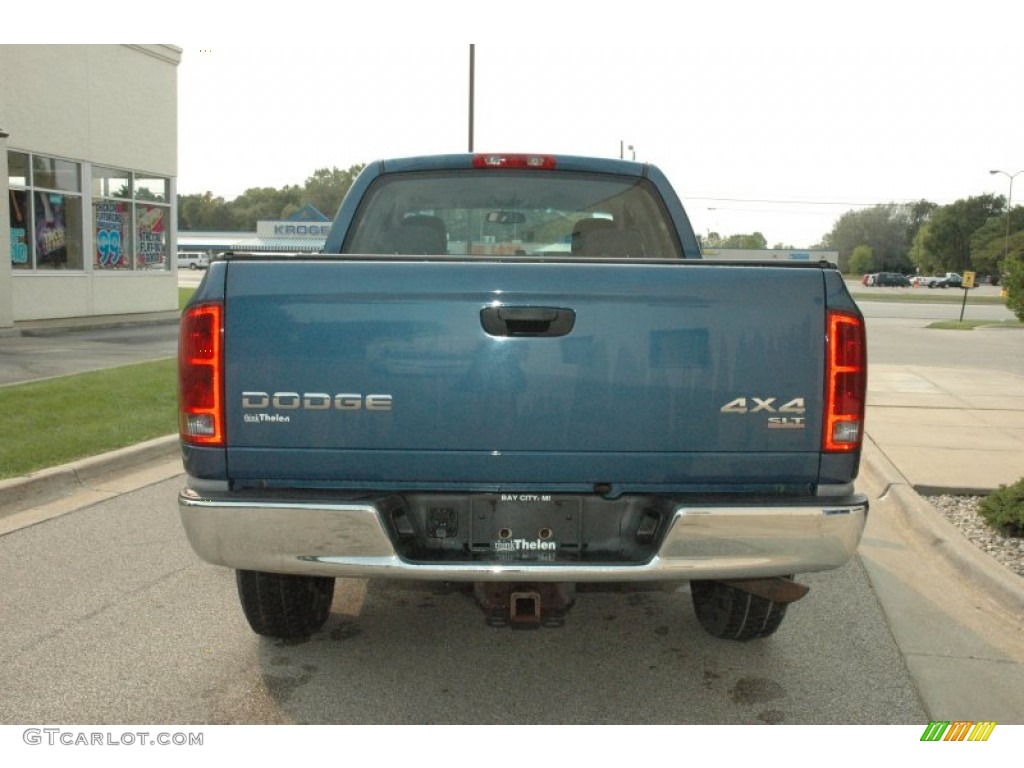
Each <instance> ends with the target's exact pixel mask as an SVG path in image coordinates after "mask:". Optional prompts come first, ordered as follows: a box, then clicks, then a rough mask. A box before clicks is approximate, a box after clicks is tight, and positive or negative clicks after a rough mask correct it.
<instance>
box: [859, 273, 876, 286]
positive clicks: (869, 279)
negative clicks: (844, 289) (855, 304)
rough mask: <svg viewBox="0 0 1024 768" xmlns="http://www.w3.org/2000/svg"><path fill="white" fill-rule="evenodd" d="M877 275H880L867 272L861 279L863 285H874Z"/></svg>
mask: <svg viewBox="0 0 1024 768" xmlns="http://www.w3.org/2000/svg"><path fill="white" fill-rule="evenodd" d="M876 277H878V275H873V274H866V275H864V277H862V278H861V280H860V281H861V283H862V284H863V285H874V284H875V278H876Z"/></svg>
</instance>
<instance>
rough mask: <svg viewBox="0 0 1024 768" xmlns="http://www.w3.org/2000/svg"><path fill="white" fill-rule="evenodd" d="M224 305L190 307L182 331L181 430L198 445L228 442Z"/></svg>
mask: <svg viewBox="0 0 1024 768" xmlns="http://www.w3.org/2000/svg"><path fill="white" fill-rule="evenodd" d="M222 316H223V306H222V305H221V304H199V305H197V306H195V307H192V308H191V309H189V310H187V311H186V312H185V314H184V315H183V316H182V318H181V326H180V329H179V331H178V431H179V433H180V435H181V439H182V440H184V441H186V442H189V443H195V444H197V445H224V407H223V406H224V395H223V376H222V366H223V354H222V352H223V350H222V349H221V318H222Z"/></svg>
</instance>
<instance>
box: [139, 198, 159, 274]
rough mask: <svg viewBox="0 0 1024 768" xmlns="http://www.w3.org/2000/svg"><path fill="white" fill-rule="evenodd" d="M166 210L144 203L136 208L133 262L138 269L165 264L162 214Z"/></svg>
mask: <svg viewBox="0 0 1024 768" xmlns="http://www.w3.org/2000/svg"><path fill="white" fill-rule="evenodd" d="M166 211H167V209H166V208H157V207H150V206H145V205H140V206H138V207H137V208H136V216H137V217H138V224H137V227H136V240H135V264H136V266H137V267H138V268H139V269H147V268H148V269H152V268H154V267H159V266H162V265H163V264H165V257H166V248H165V233H164V214H165V213H166Z"/></svg>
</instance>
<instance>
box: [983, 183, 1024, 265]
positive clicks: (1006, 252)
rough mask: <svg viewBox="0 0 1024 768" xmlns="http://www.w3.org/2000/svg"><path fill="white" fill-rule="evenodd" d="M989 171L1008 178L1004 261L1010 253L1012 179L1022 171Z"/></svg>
mask: <svg viewBox="0 0 1024 768" xmlns="http://www.w3.org/2000/svg"><path fill="white" fill-rule="evenodd" d="M989 173H991V174H996V173H1001V174H1003V176H1005V177H1006V178H1008V179H1009V180H1010V193H1009V194H1008V195H1007V196H1006V243H1005V245H1004V247H1003V260H1004V261H1005V260H1006V259H1007V258H1008V257H1009V255H1010V208H1011V207H1012V206H1013V179H1014V177H1015V176H1017V175H1019V174H1021V173H1024V171H1017V173H1007V172H1006V171H989Z"/></svg>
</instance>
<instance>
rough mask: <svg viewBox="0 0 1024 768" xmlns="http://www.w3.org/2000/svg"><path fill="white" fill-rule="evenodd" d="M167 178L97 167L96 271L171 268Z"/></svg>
mask: <svg viewBox="0 0 1024 768" xmlns="http://www.w3.org/2000/svg"><path fill="white" fill-rule="evenodd" d="M168 186H169V181H168V179H166V178H161V177H154V176H149V175H145V174H133V173H132V172H130V171H124V170H118V169H116V168H105V167H102V166H94V167H93V171H92V193H93V202H92V208H93V239H94V244H95V257H94V260H93V265H94V267H95V268H96V269H103V270H111V269H127V270H130V269H140V270H141V269H167V268H168V267H169V264H170V261H169V259H168V258H167V228H168V223H169V222H170V215H169V214H170V207H169V206H168V205H167V204H166V203H167V199H168V191H167V190H168Z"/></svg>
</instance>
